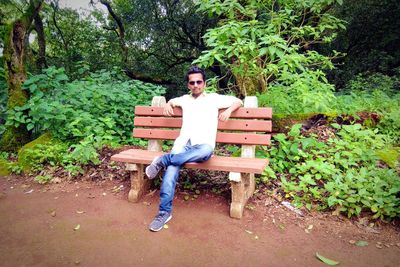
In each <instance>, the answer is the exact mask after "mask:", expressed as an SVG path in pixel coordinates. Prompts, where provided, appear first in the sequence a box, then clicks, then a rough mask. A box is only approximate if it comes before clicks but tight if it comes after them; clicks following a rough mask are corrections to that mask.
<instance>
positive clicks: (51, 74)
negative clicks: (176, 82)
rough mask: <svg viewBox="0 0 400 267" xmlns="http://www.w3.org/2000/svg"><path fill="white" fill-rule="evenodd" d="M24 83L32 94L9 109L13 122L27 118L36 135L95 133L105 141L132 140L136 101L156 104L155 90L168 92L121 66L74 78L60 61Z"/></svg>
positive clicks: (76, 139) (71, 138)
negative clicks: (128, 76)
mask: <svg viewBox="0 0 400 267" xmlns="http://www.w3.org/2000/svg"><path fill="white" fill-rule="evenodd" d="M24 88H25V89H26V90H29V92H30V94H31V98H30V99H29V101H28V102H27V104H26V105H24V106H22V107H17V108H15V109H14V110H12V111H11V112H10V113H9V117H8V122H7V123H11V124H14V125H15V126H19V125H20V124H24V125H26V127H27V129H28V130H32V131H33V132H34V133H36V135H38V134H41V133H43V132H44V131H50V132H51V133H52V136H53V137H55V138H58V139H60V140H63V141H67V140H68V141H69V142H75V143H78V142H79V141H81V140H83V139H85V138H89V137H90V136H92V139H93V140H94V138H93V136H94V137H96V141H101V142H102V143H103V144H115V143H128V142H130V141H132V139H131V131H132V124H133V117H134V114H133V108H134V106H136V105H143V104H146V105H147V104H150V102H151V99H152V97H153V96H155V95H162V94H164V92H165V89H164V88H163V87H160V86H154V85H150V84H145V83H142V82H139V81H133V80H129V81H127V80H124V79H123V76H121V75H120V73H119V72H118V71H111V72H108V71H100V72H96V73H92V74H90V75H89V76H87V77H86V78H84V79H82V80H75V81H69V79H68V77H67V76H66V75H65V72H64V69H63V68H60V69H56V68H54V67H51V68H48V69H46V70H45V71H44V73H43V74H40V75H35V76H31V77H30V78H29V79H28V80H27V81H26V82H25V83H24Z"/></svg>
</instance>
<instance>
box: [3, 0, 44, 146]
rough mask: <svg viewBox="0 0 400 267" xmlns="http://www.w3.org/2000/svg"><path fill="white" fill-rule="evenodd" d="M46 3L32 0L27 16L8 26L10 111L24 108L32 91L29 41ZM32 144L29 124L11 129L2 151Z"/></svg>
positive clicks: (24, 15) (7, 48)
mask: <svg viewBox="0 0 400 267" xmlns="http://www.w3.org/2000/svg"><path fill="white" fill-rule="evenodd" d="M42 3H43V0H30V1H29V7H28V9H27V10H26V11H25V13H24V14H23V15H22V16H21V17H20V18H19V19H16V20H15V21H13V22H11V23H10V24H9V25H7V26H6V30H5V32H4V34H5V36H4V52H3V55H4V64H5V72H6V79H7V85H8V101H7V110H12V109H14V108H15V107H18V106H23V105H24V104H25V103H26V102H27V100H28V98H29V95H28V92H27V91H25V90H22V84H23V83H24V81H25V80H26V70H25V66H24V62H25V57H24V54H25V38H26V34H27V31H28V29H29V27H30V26H31V24H32V21H33V18H34V17H35V16H36V14H38V13H39V10H40V8H41V6H42ZM27 142H29V132H28V130H27V129H26V126H25V125H20V126H19V127H15V126H13V125H11V126H7V127H6V130H5V132H4V134H3V136H2V138H1V140H0V150H3V151H16V150H17V149H18V148H19V147H21V146H22V145H24V144H26V143H27Z"/></svg>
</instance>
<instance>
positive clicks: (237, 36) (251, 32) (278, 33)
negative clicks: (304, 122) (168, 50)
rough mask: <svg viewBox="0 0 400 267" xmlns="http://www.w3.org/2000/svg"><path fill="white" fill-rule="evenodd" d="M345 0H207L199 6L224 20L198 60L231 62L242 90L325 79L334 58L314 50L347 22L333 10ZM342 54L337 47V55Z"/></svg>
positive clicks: (208, 38)
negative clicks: (304, 80) (277, 82)
mask: <svg viewBox="0 0 400 267" xmlns="http://www.w3.org/2000/svg"><path fill="white" fill-rule="evenodd" d="M340 2H341V0H312V1H297V0H277V1H275V0H258V1H250V0H246V1H243V0H225V1H221V0H203V1H201V3H200V6H199V11H202V12H206V13H208V14H210V15H216V16H219V17H221V18H222V19H221V20H220V21H219V24H218V26H217V27H215V28H213V29H210V30H208V31H207V33H206V34H205V36H204V38H205V40H206V43H207V45H208V47H209V49H208V50H207V51H205V52H203V54H202V55H201V56H200V58H199V59H197V60H196V61H195V63H198V64H200V65H202V66H204V67H209V66H213V65H215V64H219V65H222V66H226V67H227V68H228V70H230V71H231V73H232V74H233V76H234V78H235V82H236V87H234V88H233V89H235V90H236V91H237V92H238V94H240V95H255V94H256V93H260V92H265V91H266V90H267V88H268V84H269V83H271V82H272V81H274V80H275V81H277V80H281V81H283V82H287V83H288V82H290V81H291V80H296V79H298V78H303V79H314V80H317V81H318V80H319V81H323V82H324V80H325V76H324V74H323V73H322V72H321V71H320V69H324V68H333V65H332V62H331V59H332V58H330V57H327V56H323V55H321V54H319V53H318V52H316V51H315V50H313V48H314V47H315V45H316V44H320V43H327V42H331V41H332V40H333V39H334V38H335V36H336V34H337V31H338V30H339V29H342V28H344V25H343V21H341V20H340V19H338V18H336V17H334V16H332V15H331V14H329V12H328V11H329V10H330V9H331V7H332V5H333V4H335V3H340ZM335 56H337V53H336V52H335V51H334V53H333V55H332V57H335Z"/></svg>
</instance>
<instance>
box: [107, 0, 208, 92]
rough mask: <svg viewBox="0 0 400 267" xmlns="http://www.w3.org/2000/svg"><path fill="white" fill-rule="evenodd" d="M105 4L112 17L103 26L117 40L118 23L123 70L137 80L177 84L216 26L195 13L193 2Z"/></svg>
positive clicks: (116, 0) (127, 0) (115, 0)
mask: <svg viewBox="0 0 400 267" xmlns="http://www.w3.org/2000/svg"><path fill="white" fill-rule="evenodd" d="M102 2H105V1H103V0H102ZM107 2H108V3H109V4H110V5H111V4H112V5H111V7H112V11H113V14H114V15H116V16H113V15H111V16H109V20H108V22H107V23H106V24H103V25H104V27H105V28H108V29H111V30H112V32H113V33H115V32H116V31H118V35H117V36H120V37H121V35H120V33H122V31H121V27H120V26H119V25H120V23H119V22H118V21H120V22H122V23H121V24H122V25H123V26H124V28H123V29H124V31H123V32H124V39H125V44H126V46H127V48H128V60H127V67H128V69H129V72H130V73H131V74H133V75H131V77H133V78H137V79H140V80H143V78H144V77H148V78H151V79H149V80H148V81H151V82H156V83H161V84H167V85H171V84H175V85H176V84H181V81H182V77H183V76H184V73H185V71H186V69H187V67H188V65H190V64H191V63H192V61H193V60H194V59H196V58H197V57H198V56H199V55H200V53H201V51H202V50H204V49H205V44H204V42H203V39H202V36H203V35H204V34H205V32H206V30H207V29H208V28H209V27H212V26H214V25H215V23H216V18H208V17H207V16H206V15H204V14H199V13H197V12H196V6H195V1H193V0H183V1H176V0H157V1H154V0H113V1H107ZM110 14H111V13H110ZM114 36H115V34H114ZM117 40H118V39H117ZM114 42H115V41H114ZM119 51H121V49H119ZM181 85H183V84H181ZM182 87H183V88H185V86H182ZM172 91H173V92H172ZM177 93H179V91H176V89H175V88H174V90H170V95H173V94H177Z"/></svg>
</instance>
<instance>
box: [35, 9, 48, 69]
mask: <svg viewBox="0 0 400 267" xmlns="http://www.w3.org/2000/svg"><path fill="white" fill-rule="evenodd" d="M34 19H35V31H36V33H37V35H38V44H39V53H38V57H37V60H36V65H37V68H38V69H39V70H40V71H41V70H42V69H44V68H47V62H46V39H45V35H44V29H43V21H42V18H41V17H40V15H39V13H37V14H36V16H35V18H34Z"/></svg>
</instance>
